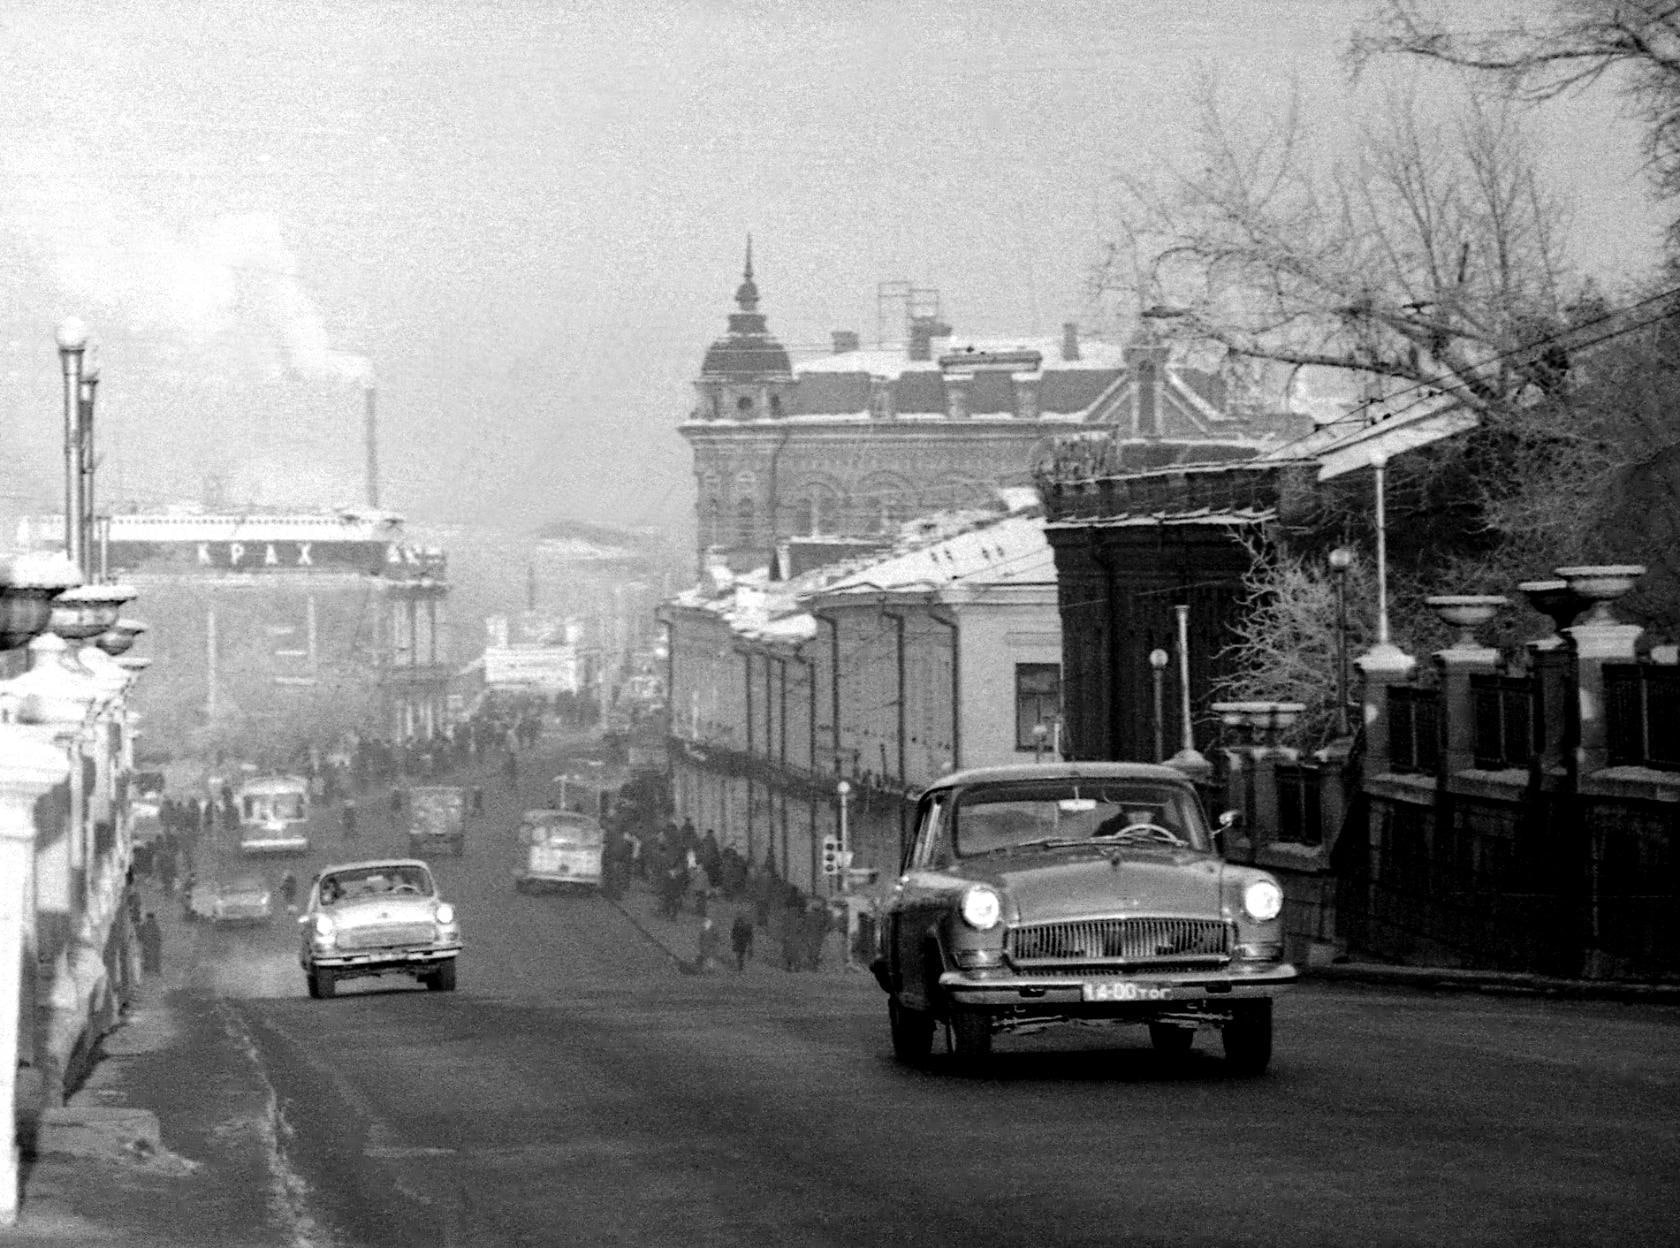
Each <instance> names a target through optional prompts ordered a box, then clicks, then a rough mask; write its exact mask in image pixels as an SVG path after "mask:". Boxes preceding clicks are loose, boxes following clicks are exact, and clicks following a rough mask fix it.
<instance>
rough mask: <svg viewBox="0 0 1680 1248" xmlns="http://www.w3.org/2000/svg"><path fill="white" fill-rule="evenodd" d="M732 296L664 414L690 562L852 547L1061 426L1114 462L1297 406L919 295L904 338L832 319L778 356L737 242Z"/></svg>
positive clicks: (1161, 360)
mask: <svg viewBox="0 0 1680 1248" xmlns="http://www.w3.org/2000/svg"><path fill="white" fill-rule="evenodd" d="M735 302H736V306H737V310H736V311H735V312H732V313H731V314H730V315H729V324H728V331H727V332H726V333H725V334H724V336H723V337H721V338H719V339H718V340H717V341H715V342H714V343H712V345H711V346H710V347H709V348H708V349H707V351H706V354H705V358H704V361H703V362H702V364H701V368H700V375H699V377H698V378H697V379H696V381H695V383H694V384H695V389H696V391H697V392H698V396H699V401H698V403H697V404H696V406H695V408H694V409H693V411H692V412H691V413H690V415H689V417H688V419H686V420H685V421H684V422H683V423H682V425H681V426H680V432H681V433H682V435H683V437H685V438H686V439H688V441H689V444H690V445H691V446H692V447H693V449H694V474H695V483H696V487H697V513H698V514H697V521H698V526H697V530H698V552H697V554H698V564H699V566H700V568H701V569H702V570H703V569H704V568H705V566H706V565H707V563H708V562H710V561H714V560H715V561H717V562H719V563H722V564H726V565H727V566H728V567H730V568H731V569H733V570H735V571H738V572H739V571H746V570H748V569H751V568H756V567H764V566H767V565H769V564H770V563H771V561H772V560H773V559H774V558H775V557H776V556H777V554H778V551H780V550H782V549H784V548H786V547H789V546H790V545H791V546H793V547H795V548H797V547H798V546H799V545H800V544H801V543H802V542H817V543H818V544H819V545H825V546H828V547H833V546H835V544H836V543H839V544H840V545H842V546H846V545H847V544H848V543H849V544H850V545H849V547H848V549H849V550H851V551H854V552H855V549H856V548H857V544H858V543H860V542H861V543H868V542H874V543H877V544H878V543H881V542H883V541H885V540H886V535H888V534H890V533H891V532H892V531H893V530H894V529H895V528H896V526H897V525H898V524H900V523H902V522H903V521H905V520H908V519H910V518H912V517H914V516H918V515H923V514H926V513H929V512H934V511H940V510H944V509H948V508H952V507H967V506H975V505H982V506H983V505H987V504H989V503H990V502H991V501H992V500H993V498H994V496H995V494H996V491H997V490H998V489H999V488H1000V487H1010V486H1014V487H1021V486H1028V485H1030V484H1031V483H1032V473H1033V469H1034V467H1035V465H1037V464H1040V463H1042V462H1045V461H1047V460H1048V459H1050V458H1051V457H1052V455H1053V454H1054V448H1055V443H1056V442H1057V441H1059V440H1065V439H1066V438H1068V437H1069V436H1071V435H1088V436H1089V437H1090V438H1091V439H1092V440H1093V441H1094V442H1101V443H1102V444H1103V445H1104V447H1105V448H1106V449H1105V452H1104V463H1105V467H1106V468H1107V469H1108V470H1109V471H1115V470H1118V469H1119V468H1121V467H1125V468H1151V467H1161V466H1165V465H1170V464H1175V463H1186V462H1208V461H1217V460H1226V459H1247V458H1250V457H1252V456H1253V455H1255V454H1257V453H1258V452H1259V451H1261V450H1263V449H1264V448H1266V447H1267V446H1269V445H1272V444H1275V443H1276V442H1277V441H1279V440H1281V439H1282V438H1283V437H1284V436H1286V435H1287V434H1288V433H1291V432H1294V431H1295V430H1296V428H1297V427H1298V426H1299V424H1300V423H1301V422H1300V421H1299V420H1298V419H1296V418H1292V417H1289V416H1287V415H1284V414H1282V413H1281V412H1279V411H1277V410H1274V409H1273V408H1272V407H1270V406H1269V405H1268V404H1267V403H1266V402H1264V401H1263V400H1262V397H1261V396H1260V394H1259V393H1258V392H1257V390H1256V389H1255V388H1254V387H1252V386H1250V385H1248V384H1247V383H1246V382H1245V381H1243V380H1242V379H1241V375H1240V374H1238V373H1236V372H1232V373H1229V374H1227V375H1224V376H1220V375H1215V374H1213V373H1209V372H1205V371H1198V370H1196V369H1191V368H1185V367H1179V366H1177V365H1175V364H1173V363H1172V362H1170V361H1169V359H1168V348H1167V346H1166V345H1165V344H1164V343H1161V342H1158V341H1155V340H1153V339H1152V338H1151V337H1150V336H1149V335H1148V334H1146V333H1140V334H1139V335H1137V336H1135V337H1134V338H1133V339H1132V340H1131V341H1130V342H1128V343H1127V344H1126V345H1124V346H1116V345H1113V344H1110V343H1102V342H1089V341H1082V340H1081V338H1080V335H1079V330H1078V327H1077V326H1076V325H1073V324H1068V325H1065V326H1064V327H1063V332H1062V334H1061V336H1060V338H1057V339H1053V340H1049V341H1044V340H1038V339H1006V340H999V341H979V340H970V339H963V338H958V337H953V336H952V331H951V328H950V327H949V326H948V325H945V324H943V323H942V322H941V321H940V319H939V318H938V316H936V315H933V314H931V313H928V312H926V311H925V310H924V311H923V312H921V313H919V314H907V315H909V322H908V324H907V326H906V337H907V345H906V346H904V347H903V348H895V349H890V350H888V349H877V350H866V349H862V348H861V346H860V342H859V338H858V335H857V334H856V333H850V332H844V331H841V332H836V333H835V334H834V350H833V353H832V354H830V355H827V356H821V357H818V358H815V359H810V360H805V361H802V362H799V363H795V362H794V361H793V359H792V357H791V356H790V355H789V353H788V351H787V350H786V348H784V347H783V346H782V344H781V343H780V342H778V341H777V339H776V338H775V336H774V335H772V334H771V333H770V331H769V327H768V321H767V318H766V317H765V315H764V314H763V313H762V312H760V311H759V291H758V285H757V283H756V281H755V280H754V277H753V269H752V254H751V251H750V250H749V251H748V254H747V265H746V272H745V275H744V277H743V280H742V282H741V285H740V287H739V289H737V291H736V293H735ZM830 553H834V552H832V551H831V552H830ZM820 561H821V560H820V559H803V560H801V559H800V558H799V557H798V556H797V554H796V555H795V558H794V563H795V564H796V565H801V566H814V565H815V564H816V563H818V562H820Z"/></svg>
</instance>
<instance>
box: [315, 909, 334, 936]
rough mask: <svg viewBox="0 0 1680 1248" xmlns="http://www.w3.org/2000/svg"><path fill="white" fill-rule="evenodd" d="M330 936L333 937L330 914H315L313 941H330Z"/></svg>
mask: <svg viewBox="0 0 1680 1248" xmlns="http://www.w3.org/2000/svg"><path fill="white" fill-rule="evenodd" d="M332 936H333V921H332V916H331V915H330V914H317V915H316V916H315V939H316V940H331V939H332Z"/></svg>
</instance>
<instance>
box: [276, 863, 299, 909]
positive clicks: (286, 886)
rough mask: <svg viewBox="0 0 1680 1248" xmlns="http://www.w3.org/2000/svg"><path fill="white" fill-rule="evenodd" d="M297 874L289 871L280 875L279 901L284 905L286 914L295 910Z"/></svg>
mask: <svg viewBox="0 0 1680 1248" xmlns="http://www.w3.org/2000/svg"><path fill="white" fill-rule="evenodd" d="M297 888H298V884H297V876H295V875H293V874H292V873H291V872H290V871H288V872H286V874H285V875H282V876H281V877H280V903H281V904H282V905H283V906H285V907H286V913H287V914H294V913H296V911H297Z"/></svg>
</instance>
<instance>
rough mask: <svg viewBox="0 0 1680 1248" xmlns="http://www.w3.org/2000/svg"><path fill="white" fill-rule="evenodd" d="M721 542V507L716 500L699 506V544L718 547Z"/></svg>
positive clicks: (712, 499)
mask: <svg viewBox="0 0 1680 1248" xmlns="http://www.w3.org/2000/svg"><path fill="white" fill-rule="evenodd" d="M722 542H723V507H722V505H721V504H720V503H719V502H718V500H717V499H716V498H708V499H707V500H706V501H705V502H703V503H701V504H700V544H701V545H702V546H718V545H721V544H722Z"/></svg>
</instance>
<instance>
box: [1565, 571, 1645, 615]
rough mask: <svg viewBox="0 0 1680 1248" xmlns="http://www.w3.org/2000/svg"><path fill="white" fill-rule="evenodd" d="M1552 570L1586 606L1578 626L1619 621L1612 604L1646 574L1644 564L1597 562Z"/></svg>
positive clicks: (1624, 595) (1625, 594)
mask: <svg viewBox="0 0 1680 1248" xmlns="http://www.w3.org/2000/svg"><path fill="white" fill-rule="evenodd" d="M1552 571H1553V572H1554V573H1556V574H1557V575H1558V576H1559V577H1561V578H1562V579H1563V582H1564V584H1565V585H1566V586H1567V587H1568V589H1569V592H1570V593H1571V594H1573V595H1574V596H1575V597H1576V598H1577V599H1578V600H1579V601H1580V602H1581V604H1582V605H1583V606H1585V607H1586V608H1587V613H1586V614H1585V615H1584V616H1582V617H1581V618H1580V619H1579V620H1577V621H1576V623H1577V625H1581V624H1615V623H1617V620H1616V617H1615V616H1614V615H1612V614H1611V612H1610V604H1611V603H1613V602H1615V601H1616V600H1617V599H1619V598H1624V597H1626V596H1627V594H1628V593H1629V591H1631V590H1632V589H1633V586H1634V582H1636V581H1638V580H1639V578H1640V577H1642V576H1644V575H1645V565H1644V564H1642V563H1598V564H1584V565H1581V566H1578V567H1568V568H1553V569H1552Z"/></svg>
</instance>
